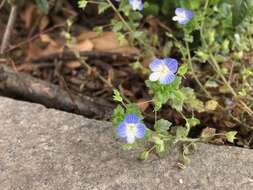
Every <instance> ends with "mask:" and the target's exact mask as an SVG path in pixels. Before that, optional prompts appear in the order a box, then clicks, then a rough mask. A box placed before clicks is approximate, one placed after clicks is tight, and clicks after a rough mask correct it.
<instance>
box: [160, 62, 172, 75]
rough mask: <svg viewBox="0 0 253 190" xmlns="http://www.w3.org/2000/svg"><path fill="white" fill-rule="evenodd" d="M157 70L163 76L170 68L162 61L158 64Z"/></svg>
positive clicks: (168, 72)
mask: <svg viewBox="0 0 253 190" xmlns="http://www.w3.org/2000/svg"><path fill="white" fill-rule="evenodd" d="M157 72H159V74H160V75H161V77H165V76H167V75H168V74H170V73H171V71H170V69H169V68H168V67H167V65H165V64H164V63H163V64H161V65H160V66H159V68H158V71H157Z"/></svg>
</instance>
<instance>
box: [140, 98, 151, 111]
mask: <svg viewBox="0 0 253 190" xmlns="http://www.w3.org/2000/svg"><path fill="white" fill-rule="evenodd" d="M149 103H150V102H149V101H148V100H147V99H140V100H138V103H137V106H138V107H139V109H140V110H141V112H144V111H146V109H147V108H148V107H149Z"/></svg>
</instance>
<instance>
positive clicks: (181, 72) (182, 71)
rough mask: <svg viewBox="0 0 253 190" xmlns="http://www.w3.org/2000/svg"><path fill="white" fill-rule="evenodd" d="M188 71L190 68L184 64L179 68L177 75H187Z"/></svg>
mask: <svg viewBox="0 0 253 190" xmlns="http://www.w3.org/2000/svg"><path fill="white" fill-rule="evenodd" d="M187 71H188V66H187V64H183V65H181V66H180V67H179V69H178V71H177V74H179V75H185V74H186V73H187Z"/></svg>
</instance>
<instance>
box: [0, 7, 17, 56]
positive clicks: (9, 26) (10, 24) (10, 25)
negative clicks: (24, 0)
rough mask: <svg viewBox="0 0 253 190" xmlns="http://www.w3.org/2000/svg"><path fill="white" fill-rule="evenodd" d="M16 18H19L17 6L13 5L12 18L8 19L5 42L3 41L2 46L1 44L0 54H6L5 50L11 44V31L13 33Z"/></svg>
mask: <svg viewBox="0 0 253 190" xmlns="http://www.w3.org/2000/svg"><path fill="white" fill-rule="evenodd" d="M16 17H17V5H13V6H12V7H11V12H10V16H9V19H8V24H7V26H6V29H5V32H4V36H3V40H2V44H1V49H0V54H3V53H4V50H5V49H6V48H7V46H8V44H9V41H10V36H11V31H12V28H13V25H14V23H15V20H16Z"/></svg>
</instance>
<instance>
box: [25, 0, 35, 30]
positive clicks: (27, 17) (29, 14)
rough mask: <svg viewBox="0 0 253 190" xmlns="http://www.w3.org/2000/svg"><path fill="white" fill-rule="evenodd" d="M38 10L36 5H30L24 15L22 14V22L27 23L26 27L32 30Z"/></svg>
mask: <svg viewBox="0 0 253 190" xmlns="http://www.w3.org/2000/svg"><path fill="white" fill-rule="evenodd" d="M35 10H36V6H35V5H34V4H31V3H29V4H28V5H27V6H26V7H25V10H24V11H22V12H23V14H21V18H22V20H23V21H24V22H25V27H26V28H30V27H31V26H32V22H33V18H34V16H33V14H34V12H35Z"/></svg>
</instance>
